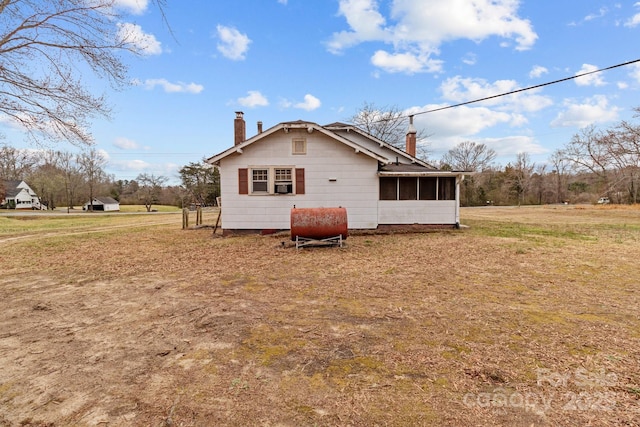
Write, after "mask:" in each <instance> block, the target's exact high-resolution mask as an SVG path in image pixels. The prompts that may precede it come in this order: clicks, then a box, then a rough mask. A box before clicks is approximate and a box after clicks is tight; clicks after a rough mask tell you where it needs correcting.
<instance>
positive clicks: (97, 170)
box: [77, 148, 107, 211]
mask: <svg viewBox="0 0 640 427" xmlns="http://www.w3.org/2000/svg"><path fill="white" fill-rule="evenodd" d="M77 162H78V165H79V166H80V171H81V172H82V174H83V176H84V179H85V181H86V183H87V186H88V187H89V210H91V211H93V196H94V190H95V188H96V186H97V185H98V184H99V183H100V182H101V181H102V180H103V179H104V177H105V172H104V169H103V166H104V165H105V164H106V163H107V159H106V158H105V157H104V155H103V154H102V153H101V152H99V151H98V150H96V149H95V148H91V149H89V150H85V151H83V152H82V153H80V154H79V155H78V156H77Z"/></svg>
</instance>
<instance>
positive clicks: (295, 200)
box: [207, 112, 464, 232]
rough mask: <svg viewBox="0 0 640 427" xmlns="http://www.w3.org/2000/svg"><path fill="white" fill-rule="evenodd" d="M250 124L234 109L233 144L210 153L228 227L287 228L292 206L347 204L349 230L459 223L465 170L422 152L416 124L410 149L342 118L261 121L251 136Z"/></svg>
mask: <svg viewBox="0 0 640 427" xmlns="http://www.w3.org/2000/svg"><path fill="white" fill-rule="evenodd" d="M411 122H412V121H411ZM245 129H246V124H245V121H244V115H243V113H242V112H236V118H235V121H234V139H235V144H234V146H233V147H231V148H229V149H227V150H225V151H223V152H221V153H219V154H216V155H214V156H213V157H211V158H209V159H207V162H209V163H211V164H212V165H215V166H217V167H218V168H219V171H220V180H221V183H220V190H221V196H222V215H221V221H222V228H223V230H224V231H225V232H234V231H249V230H250V231H257V232H268V231H275V230H288V229H289V228H290V215H291V208H292V207H294V205H295V207H297V208H318V207H343V208H346V210H347V216H348V225H349V228H350V229H376V228H384V227H387V226H398V225H402V226H406V225H409V224H410V225H413V224H419V225H424V226H429V227H434V228H442V227H452V228H453V227H458V226H459V223H460V216H459V211H460V202H459V200H460V197H459V194H460V182H461V181H462V180H463V179H464V173H463V172H457V171H443V170H439V169H437V168H434V167H433V166H431V165H429V164H428V163H426V162H424V161H421V160H419V159H418V158H416V157H415V155H416V129H415V128H414V127H413V123H410V125H409V130H408V132H407V146H406V151H403V150H400V149H398V148H395V147H393V146H391V145H389V144H387V143H385V142H383V141H381V140H379V139H377V138H375V137H373V136H371V135H369V134H367V133H366V132H364V131H362V130H360V129H358V128H357V127H355V126H352V125H349V124H344V123H333V124H330V125H326V126H320V125H318V124H316V123H312V122H306V121H301V120H299V121H294V122H285V123H280V124H278V125H276V126H273V127H271V128H269V129H267V130H265V131H262V123H261V122H258V133H257V134H256V135H255V136H253V137H251V138H249V139H246V137H245Z"/></svg>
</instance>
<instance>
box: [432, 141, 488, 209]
mask: <svg viewBox="0 0 640 427" xmlns="http://www.w3.org/2000/svg"><path fill="white" fill-rule="evenodd" d="M495 158H496V152H495V150H494V149H492V148H489V147H487V146H486V145H485V144H477V143H475V142H473V141H464V142H461V143H460V144H458V145H456V146H455V147H453V148H452V149H451V150H449V151H448V152H447V153H446V154H445V155H444V156H442V160H441V161H440V163H441V165H443V166H444V167H447V168H450V169H453V170H461V171H468V172H481V171H483V170H487V169H489V168H490V167H491V163H492V162H493V161H494V160H495ZM477 190H478V188H477V180H476V179H475V177H474V176H473V175H470V176H467V177H466V178H465V180H464V181H462V194H461V198H462V199H463V201H464V204H465V206H471V205H473V204H483V203H485V202H486V200H479V198H484V199H486V195H485V194H484V191H480V192H478V191H477ZM477 193H480V194H477Z"/></svg>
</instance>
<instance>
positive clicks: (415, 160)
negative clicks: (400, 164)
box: [324, 122, 437, 170]
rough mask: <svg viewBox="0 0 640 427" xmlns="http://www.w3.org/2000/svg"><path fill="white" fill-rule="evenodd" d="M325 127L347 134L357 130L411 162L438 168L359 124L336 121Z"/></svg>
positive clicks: (434, 168)
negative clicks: (367, 130) (365, 129)
mask: <svg viewBox="0 0 640 427" xmlns="http://www.w3.org/2000/svg"><path fill="white" fill-rule="evenodd" d="M324 127H325V128H327V129H330V130H332V131H338V130H341V131H346V132H347V134H349V133H350V132H355V133H357V134H359V135H361V136H363V137H365V138H368V139H370V140H371V141H374V142H375V143H377V144H378V145H379V146H380V147H384V148H386V149H387V150H390V151H392V152H394V153H395V154H396V155H398V156H402V157H405V158H407V159H410V160H411V163H415V164H418V165H421V166H423V167H426V168H430V169H433V170H437V168H436V167H434V166H432V165H431V164H429V163H427V162H425V161H424V160H420V159H418V158H417V157H414V156H412V155H411V154H409V153H407V152H406V151H403V150H401V149H399V148H397V147H395V146H393V145H391V144H389V143H388V142H384V141H383V140H381V139H378V138H376V137H375V136H373V135H371V134H369V133H367V132H365V131H364V130H362V129H360V128H359V127H357V126H354V125H350V124H348V123H342V122H334V123H332V124H330V125H325V126H324Z"/></svg>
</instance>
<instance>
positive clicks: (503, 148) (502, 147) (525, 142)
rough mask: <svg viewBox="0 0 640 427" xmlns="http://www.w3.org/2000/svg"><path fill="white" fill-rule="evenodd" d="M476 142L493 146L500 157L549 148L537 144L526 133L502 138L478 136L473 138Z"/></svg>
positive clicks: (534, 152)
mask: <svg viewBox="0 0 640 427" xmlns="http://www.w3.org/2000/svg"><path fill="white" fill-rule="evenodd" d="M474 141H475V142H476V143H478V144H485V145H486V146H487V147H489V148H493V149H494V150H495V152H496V154H498V156H500V157H507V156H508V157H512V156H515V155H516V154H518V153H528V154H544V153H547V152H548V151H549V150H548V149H546V148H544V147H543V146H542V145H540V144H538V143H537V142H536V140H535V139H534V138H533V137H531V136H528V135H513V136H507V137H504V138H479V139H475V140H474Z"/></svg>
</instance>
